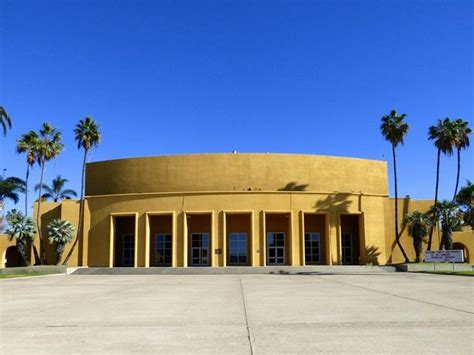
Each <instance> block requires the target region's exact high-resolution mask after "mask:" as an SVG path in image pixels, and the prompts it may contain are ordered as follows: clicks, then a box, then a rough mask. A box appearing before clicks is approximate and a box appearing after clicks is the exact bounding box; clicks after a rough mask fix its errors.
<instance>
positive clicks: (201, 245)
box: [185, 212, 213, 266]
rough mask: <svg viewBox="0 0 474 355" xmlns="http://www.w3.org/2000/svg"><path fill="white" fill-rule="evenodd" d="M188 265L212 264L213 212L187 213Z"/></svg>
mask: <svg viewBox="0 0 474 355" xmlns="http://www.w3.org/2000/svg"><path fill="white" fill-rule="evenodd" d="M185 217H186V221H185V223H186V230H187V236H186V240H187V252H188V253H187V254H188V255H187V258H186V259H187V265H188V266H211V265H212V248H213V243H212V234H213V233H212V231H213V228H212V224H213V215H212V213H210V212H208V213H206V212H203V213H186V214H185Z"/></svg>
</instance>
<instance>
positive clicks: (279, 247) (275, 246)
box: [267, 232, 285, 265]
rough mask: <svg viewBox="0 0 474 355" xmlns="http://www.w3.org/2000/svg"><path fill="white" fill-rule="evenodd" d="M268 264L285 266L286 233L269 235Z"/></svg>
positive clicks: (270, 233)
mask: <svg viewBox="0 0 474 355" xmlns="http://www.w3.org/2000/svg"><path fill="white" fill-rule="evenodd" d="M267 264H268V265H285V233H282V232H269V233H267Z"/></svg>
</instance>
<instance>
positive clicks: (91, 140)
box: [63, 117, 101, 265]
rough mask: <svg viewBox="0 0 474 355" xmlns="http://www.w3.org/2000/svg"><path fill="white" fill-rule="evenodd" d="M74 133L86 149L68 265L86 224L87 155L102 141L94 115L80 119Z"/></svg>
mask: <svg viewBox="0 0 474 355" xmlns="http://www.w3.org/2000/svg"><path fill="white" fill-rule="evenodd" d="M74 135H75V139H76V142H77V148H78V149H81V148H82V149H84V158H83V160H82V179H81V199H80V202H79V221H78V227H77V234H76V239H75V240H74V244H73V245H72V247H71V249H70V250H69V253H68V254H67V256H66V259H64V263H63V264H64V265H66V264H67V263H68V261H69V259H70V258H71V256H72V253H73V252H74V248H75V247H76V245H77V242H78V240H79V236H80V235H81V233H82V230H83V224H84V182H85V178H86V163H87V156H88V155H89V151H90V149H91V148H93V147H97V146H98V145H99V142H100V136H101V135H100V130H99V125H98V124H97V122H96V121H95V120H94V119H93V118H92V117H86V118H85V119H84V120H80V121H79V123H78V124H77V125H76V128H75V129H74Z"/></svg>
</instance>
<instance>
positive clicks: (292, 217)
mask: <svg viewBox="0 0 474 355" xmlns="http://www.w3.org/2000/svg"><path fill="white" fill-rule="evenodd" d="M86 196H87V198H86V204H85V223H84V234H83V236H82V238H81V239H80V242H79V245H78V247H77V248H76V250H75V252H74V255H73V257H72V259H71V260H70V265H72V266H76V265H84V266H85V265H87V266H97V267H100V266H102V267H160V266H174V267H187V266H214V267H225V266H231V265H241V266H244V265H245V266H266V265H293V266H301V265H316V264H322V265H339V264H349V265H351V264H356V265H359V264H368V263H369V264H387V263H397V262H402V261H403V258H402V257H401V253H400V251H399V249H398V247H397V246H396V244H395V237H394V226H393V211H394V210H393V200H392V199H389V196H388V176H387V163H386V162H384V161H372V160H365V159H354V158H341V157H330V156H315V155H298V154H241V153H237V154H197V155H176V156H157V157H142V158H131V159H118V160H110V161H103V162H95V163H89V164H87V169H86ZM431 203H432V201H413V200H410V199H409V198H405V199H400V203H399V206H400V211H399V213H400V220H401V219H402V216H403V214H405V213H407V212H410V211H413V210H415V209H418V210H427V209H428V207H429V206H430V204H431ZM78 206H79V203H78V202H77V201H71V200H69V201H64V202H62V203H44V204H42V229H43V233H44V234H46V225H47V223H48V222H49V221H51V220H52V219H54V218H62V219H68V220H70V221H71V222H72V223H73V224H75V225H77V221H78ZM401 230H402V236H401V240H402V243H403V245H404V247H405V249H406V251H407V252H408V254H409V256H410V258H411V259H412V260H413V259H414V251H413V247H412V240H411V238H410V237H409V236H408V235H407V233H406V230H405V229H404V228H403V226H401ZM464 234H465V236H463V237H462V238H461V239H462V241H461V243H462V245H460V244H459V241H458V240H457V239H456V238H458V236H461V234H456V235H455V239H456V240H455V241H457V242H458V244H457V246H458V247H464V248H465V249H466V253H468V252H469V250H473V247H474V246H473V245H472V243H473V235H472V231H471V230H469V231H466V232H465V233H464ZM433 245H434V247H435V248H437V247H438V245H439V233H438V231H437V230H435V234H434V239H433ZM0 246H1V244H0ZM69 247H70V246H68V248H69ZM68 248H66V253H67V252H68ZM52 251H53V247H52V246H51V247H50V249H49V253H48V255H49V257H50V262H51V263H53V261H54V253H52ZM0 252H3V255H5V251H4V250H3V251H2V250H0ZM2 265H3V264H2Z"/></svg>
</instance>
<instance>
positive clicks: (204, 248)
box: [191, 233, 209, 266]
mask: <svg viewBox="0 0 474 355" xmlns="http://www.w3.org/2000/svg"><path fill="white" fill-rule="evenodd" d="M191 265H192V266H208V265H209V233H193V234H191Z"/></svg>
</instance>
